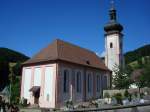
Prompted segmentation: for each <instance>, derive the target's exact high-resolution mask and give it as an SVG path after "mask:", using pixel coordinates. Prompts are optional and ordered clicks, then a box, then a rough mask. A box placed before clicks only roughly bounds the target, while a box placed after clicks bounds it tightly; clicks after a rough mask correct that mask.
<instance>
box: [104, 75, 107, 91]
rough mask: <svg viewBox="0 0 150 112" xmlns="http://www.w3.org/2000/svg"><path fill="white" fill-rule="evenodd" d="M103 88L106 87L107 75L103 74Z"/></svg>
mask: <svg viewBox="0 0 150 112" xmlns="http://www.w3.org/2000/svg"><path fill="white" fill-rule="evenodd" d="M103 89H107V76H103Z"/></svg>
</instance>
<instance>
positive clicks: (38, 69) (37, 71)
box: [34, 67, 42, 86]
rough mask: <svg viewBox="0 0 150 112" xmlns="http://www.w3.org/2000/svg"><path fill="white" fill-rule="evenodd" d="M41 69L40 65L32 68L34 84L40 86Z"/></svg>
mask: <svg viewBox="0 0 150 112" xmlns="http://www.w3.org/2000/svg"><path fill="white" fill-rule="evenodd" d="M41 75H42V69H41V67H35V69H34V86H41V77H42V76H41Z"/></svg>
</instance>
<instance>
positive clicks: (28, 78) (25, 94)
mask: <svg viewBox="0 0 150 112" xmlns="http://www.w3.org/2000/svg"><path fill="white" fill-rule="evenodd" d="M23 70H24V74H23V75H24V88H23V89H24V92H23V97H24V98H26V99H28V100H29V99H30V92H29V90H30V88H31V76H32V69H31V68H24V69H23Z"/></svg>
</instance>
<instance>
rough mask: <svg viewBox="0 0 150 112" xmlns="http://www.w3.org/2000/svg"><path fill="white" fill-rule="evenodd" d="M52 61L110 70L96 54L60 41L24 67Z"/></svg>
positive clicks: (37, 55) (49, 46)
mask: <svg viewBox="0 0 150 112" xmlns="http://www.w3.org/2000/svg"><path fill="white" fill-rule="evenodd" d="M52 60H54V61H55V60H62V61H67V62H71V63H75V64H80V65H84V66H89V67H94V68H98V69H103V70H108V68H107V67H106V66H105V64H104V63H103V61H102V60H101V59H100V58H99V57H98V56H97V55H96V54H95V53H94V52H92V51H90V50H87V49H85V48H81V47H79V46H76V45H73V44H71V43H68V42H64V41H62V40H59V39H57V40H55V41H54V42H53V43H52V44H50V45H48V46H47V47H46V48H44V49H42V50H41V51H40V52H39V53H38V54H36V55H35V56H33V57H32V58H31V59H29V60H28V61H26V62H25V63H24V65H25V64H33V63H38V62H46V61H52Z"/></svg>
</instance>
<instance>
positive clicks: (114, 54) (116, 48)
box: [105, 34, 122, 70]
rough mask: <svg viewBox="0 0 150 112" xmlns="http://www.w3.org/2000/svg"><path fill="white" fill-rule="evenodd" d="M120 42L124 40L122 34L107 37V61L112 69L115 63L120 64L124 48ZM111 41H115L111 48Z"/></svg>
mask: <svg viewBox="0 0 150 112" xmlns="http://www.w3.org/2000/svg"><path fill="white" fill-rule="evenodd" d="M120 42H122V37H121V35H120V34H111V35H107V37H106V38H105V47H106V48H105V49H106V57H105V59H106V61H105V63H106V65H107V66H108V68H109V69H110V70H113V67H114V65H115V64H117V65H119V64H120V61H119V60H120V54H122V48H121V49H120ZM110 43H113V48H110Z"/></svg>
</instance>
